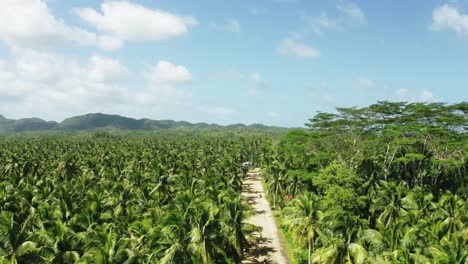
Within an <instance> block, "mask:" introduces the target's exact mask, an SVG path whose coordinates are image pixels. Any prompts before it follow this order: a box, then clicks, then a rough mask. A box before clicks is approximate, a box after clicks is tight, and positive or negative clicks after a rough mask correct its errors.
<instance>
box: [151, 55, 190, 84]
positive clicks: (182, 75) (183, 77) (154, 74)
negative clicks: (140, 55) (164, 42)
mask: <svg viewBox="0 0 468 264" xmlns="http://www.w3.org/2000/svg"><path fill="white" fill-rule="evenodd" d="M147 75H148V78H149V79H150V80H152V81H153V82H154V83H157V84H182V83H189V82H191V81H192V74H191V73H190V72H189V71H188V70H187V68H185V67H184V66H182V65H175V64H173V63H171V62H169V61H165V60H161V61H158V62H157V63H156V64H155V65H151V66H150V67H149V69H148V73H147Z"/></svg>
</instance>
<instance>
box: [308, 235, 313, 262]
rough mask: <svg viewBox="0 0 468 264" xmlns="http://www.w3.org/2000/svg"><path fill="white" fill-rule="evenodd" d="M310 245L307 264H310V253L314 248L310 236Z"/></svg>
mask: <svg viewBox="0 0 468 264" xmlns="http://www.w3.org/2000/svg"><path fill="white" fill-rule="evenodd" d="M308 244H309V245H308V247H309V252H308V253H307V264H310V253H311V250H312V242H311V239H310V238H309V243H308Z"/></svg>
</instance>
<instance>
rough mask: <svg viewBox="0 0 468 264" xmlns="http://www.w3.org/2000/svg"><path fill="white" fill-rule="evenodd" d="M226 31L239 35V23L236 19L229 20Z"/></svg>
mask: <svg viewBox="0 0 468 264" xmlns="http://www.w3.org/2000/svg"><path fill="white" fill-rule="evenodd" d="M226 30H228V31H231V32H234V33H239V32H240V31H241V26H240V23H239V21H238V20H237V19H232V20H229V21H228V22H227V24H226Z"/></svg>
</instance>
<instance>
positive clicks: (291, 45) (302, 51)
mask: <svg viewBox="0 0 468 264" xmlns="http://www.w3.org/2000/svg"><path fill="white" fill-rule="evenodd" d="M278 51H279V52H280V53H282V54H285V55H293V56H297V57H302V58H314V57H319V56H320V52H319V51H318V50H316V49H315V48H313V47H311V46H308V45H306V44H304V43H301V42H299V41H296V40H294V39H292V38H285V39H283V41H282V42H281V43H280V45H279V46H278Z"/></svg>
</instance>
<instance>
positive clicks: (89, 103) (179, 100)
mask: <svg viewBox="0 0 468 264" xmlns="http://www.w3.org/2000/svg"><path fill="white" fill-rule="evenodd" d="M161 65H162V66H161ZM167 65H169V66H167ZM157 66H158V64H157V65H156V66H155V67H156V69H159V71H158V70H156V73H157V74H156V76H155V78H156V80H157V82H155V81H154V80H152V79H148V80H143V82H141V83H140V82H138V83H139V85H138V86H137V87H135V86H134V85H131V84H134V83H131V84H130V83H127V81H129V82H131V81H132V78H131V77H133V76H134V75H133V74H132V72H131V71H130V70H128V69H127V68H126V67H125V66H124V65H122V63H121V62H120V61H118V60H116V59H112V58H106V57H102V56H98V55H93V56H91V57H89V58H88V59H86V60H84V61H82V60H79V59H76V58H73V57H67V56H63V55H60V54H55V53H50V52H43V51H36V50H32V49H25V48H18V47H16V48H12V58H11V61H4V60H0V81H1V82H2V85H1V86H0V101H1V102H2V103H0V112H1V113H3V114H5V115H7V116H11V117H14V116H42V117H46V116H47V117H48V118H52V119H60V118H63V117H66V116H70V115H76V114H83V113H88V112H106V113H112V112H117V113H120V114H130V115H134V114H135V113H137V115H141V113H146V112H148V113H150V115H154V114H158V113H165V112H171V113H173V114H174V115H177V113H178V112H177V110H179V109H184V107H188V106H189V105H190V104H191V94H190V92H188V91H186V90H184V89H179V88H178V87H177V84H180V83H181V82H185V81H188V80H191V78H192V77H191V74H190V73H189V72H188V70H187V69H186V68H185V67H183V66H175V65H174V64H172V63H170V62H164V63H159V66H160V67H159V68H158V67H157ZM161 69H162V70H161ZM171 69H172V71H171ZM165 74H166V76H165ZM130 87H131V88H130ZM172 111H174V112H172ZM179 114H180V112H179ZM172 118H174V116H172Z"/></svg>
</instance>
